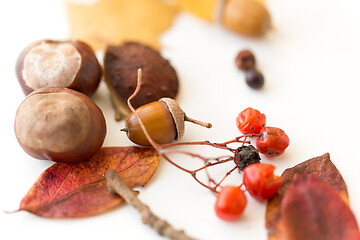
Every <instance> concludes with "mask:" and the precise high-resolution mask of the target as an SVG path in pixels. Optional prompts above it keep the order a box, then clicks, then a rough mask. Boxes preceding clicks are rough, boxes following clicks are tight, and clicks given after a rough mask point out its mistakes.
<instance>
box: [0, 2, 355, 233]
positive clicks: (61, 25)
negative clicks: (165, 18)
mask: <svg viewBox="0 0 360 240" xmlns="http://www.w3.org/2000/svg"><path fill="white" fill-rule="evenodd" d="M267 5H268V7H269V10H270V12H271V15H272V18H273V29H272V30H271V31H270V32H269V34H267V36H266V37H264V38H261V39H247V38H243V37H241V36H238V35H235V34H233V33H230V32H228V31H226V30H224V29H222V28H220V27H219V26H217V25H214V24H209V23H206V22H203V21H202V20H199V19H197V18H195V17H193V16H191V15H189V14H181V15H179V16H178V18H177V19H176V21H175V23H174V25H173V27H172V28H171V29H170V30H169V31H167V32H166V33H165V34H164V35H163V36H162V38H161V43H162V44H163V46H164V48H163V50H162V54H163V55H164V56H165V57H166V58H168V59H169V60H170V61H171V63H172V65H173V66H174V67H175V68H176V70H177V72H178V75H179V77H180V81H181V87H180V92H179V95H178V98H177V100H178V102H179V103H180V104H181V105H182V108H183V109H184V110H185V112H187V114H188V115H189V116H192V117H194V118H197V119H201V120H206V121H209V122H211V123H212V124H213V126H214V127H213V129H211V130H208V129H203V128H201V127H197V126H192V125H190V124H188V125H187V131H186V133H185V136H184V139H183V140H184V141H194V140H211V141H215V142H221V141H226V140H229V139H232V138H234V137H235V136H237V135H239V134H240V133H239V131H238V130H237V128H236V125H235V118H236V116H237V114H238V113H239V112H240V111H241V110H243V109H244V108H246V107H253V108H257V109H259V110H260V111H261V112H263V113H265V114H266V116H267V125H270V126H277V127H280V128H282V129H283V130H285V132H286V133H287V134H288V135H289V137H290V141H291V143H290V147H289V148H288V149H287V151H286V153H285V154H283V155H282V156H281V157H278V158H273V159H267V158H266V157H263V162H271V163H273V164H274V165H276V166H277V170H276V173H277V174H281V173H282V171H283V170H284V169H286V168H288V167H292V166H294V165H295V164H298V163H300V162H302V161H304V160H307V159H309V158H311V157H315V156H318V155H322V154H323V153H325V152H329V153H330V155H331V158H332V161H333V162H334V163H335V165H336V166H337V167H338V169H339V170H340V171H341V173H342V174H343V177H344V178H345V180H346V182H347V184H348V190H349V196H350V203H351V208H352V210H353V211H354V214H355V215H356V217H357V219H358V220H359V219H360V191H359V183H360V174H359V169H360V159H359V153H358V151H359V149H360V148H359V144H360V141H359V136H360V127H359V120H360V108H359V103H360V96H359V95H360V94H359V87H360V83H359V82H360V77H359V63H360V60H359V56H360V47H359V43H360V14H359V10H360V2H359V1H358V0H316V1H314V0H292V1H284V0H268V1H267ZM84 27H85V26H84ZM0 29H1V37H0V41H1V44H0V50H1V51H0V53H1V58H0V66H1V67H0V69H1V78H2V79H1V83H2V84H3V85H2V88H1V89H2V93H1V94H0V97H1V99H0V102H1V110H2V114H1V124H0V126H1V132H0V139H1V157H0V158H1V160H0V163H1V167H0V191H1V192H0V196H1V197H0V229H1V230H0V238H1V239H20V238H31V239H35V238H36V239H39V240H40V239H76V238H79V239H80V238H81V239H105V238H108V237H113V238H114V239H162V238H161V237H159V236H158V235H157V234H156V233H154V232H153V231H152V230H151V229H149V228H148V227H147V226H145V225H143V224H142V223H141V220H140V217H139V215H138V213H137V212H136V211H135V210H134V209H133V208H132V207H130V206H125V205H124V206H122V207H120V208H117V209H116V210H114V211H111V212H108V213H105V214H102V215H100V216H95V217H89V218H82V219H72V220H51V219H44V218H40V217H37V216H35V215H32V214H30V213H27V212H18V213H14V214H5V213H3V211H4V210H7V211H11V210H16V209H17V208H18V206H19V203H20V200H21V198H22V197H23V196H24V195H25V194H26V192H27V191H28V189H29V188H30V187H31V185H32V184H33V183H34V182H35V180H36V179H37V177H38V176H39V175H40V174H41V172H42V171H44V170H45V169H46V168H47V167H49V166H50V165H51V164H52V163H51V162H49V161H39V160H35V159H32V158H31V157H29V156H28V155H27V154H25V152H24V151H23V150H22V149H21V148H20V147H19V145H18V143H17V141H16V138H15V135H14V131H13V124H14V118H15V112H16V110H17V107H18V106H19V104H20V103H21V102H22V100H23V99H24V95H23V92H22V90H21V88H20V86H19V84H18V82H17V79H16V76H15V71H14V67H15V61H16V58H17V56H18V54H19V52H20V51H21V50H22V49H23V48H24V47H25V46H26V45H27V44H29V43H31V42H32V41H35V40H39V39H45V38H47V39H66V38H67V37H68V34H69V30H68V23H67V20H66V11H65V7H64V3H63V2H61V1H49V0H42V1H41V0H33V1H26V0H24V1H20V0H16V1H15V0H12V1H1V3H0ZM243 48H250V49H252V50H253V52H254V53H255V55H256V57H257V60H258V68H259V69H260V70H261V71H262V72H263V74H264V76H265V78H266V84H265V86H264V88H263V89H262V90H260V91H255V90H252V89H250V88H249V87H247V85H246V84H245V81H244V74H243V73H242V72H240V71H239V70H237V69H236V67H235V66H234V58H235V56H236V53H237V52H238V51H239V50H241V49H243ZM94 100H95V101H96V103H98V105H99V106H100V107H101V108H102V110H103V111H104V114H105V117H106V121H107V126H108V135H107V137H106V139H105V143H104V145H105V146H128V145H133V144H132V143H131V142H130V141H129V140H128V139H127V138H126V136H125V135H124V134H123V133H121V132H120V131H119V129H120V128H122V127H123V126H124V123H123V122H115V121H114V120H113V112H112V110H111V106H110V101H109V97H108V92H107V90H106V87H105V85H104V84H102V85H101V86H100V89H99V90H98V91H97V93H96V95H95V96H94ZM195 151H199V152H200V153H201V154H204V155H206V154H212V153H213V151H208V149H196V150H195ZM174 159H175V160H179V161H180V162H181V163H182V164H183V165H184V166H186V167H191V166H193V164H192V163H191V162H192V161H193V160H191V159H190V160H184V161H182V158H180V157H176V156H175V157H174ZM231 166H233V165H231ZM231 166H227V167H228V168H230V167H231ZM225 172H226V169H217V170H216V172H215V173H214V174H219V175H221V174H224V173H225ZM233 175H234V176H232V178H231V179H229V180H228V182H227V183H231V182H235V181H236V180H240V179H241V175H239V174H238V173H234V174H233ZM139 197H140V198H141V199H142V200H143V201H144V202H145V203H147V204H148V205H149V206H150V207H151V208H152V209H153V211H154V212H155V213H156V214H158V215H159V216H161V217H162V218H165V219H167V220H168V221H169V222H170V223H172V224H173V225H174V226H175V227H176V228H179V229H184V230H185V231H186V232H187V233H188V234H189V235H191V236H193V237H195V238H198V239H212V240H215V239H266V229H265V227H264V213H265V203H259V202H256V201H254V200H253V199H251V198H250V197H249V198H248V206H247V208H246V210H245V212H244V215H243V216H242V218H241V219H240V220H239V221H236V222H234V223H226V222H222V221H221V220H219V219H218V218H217V217H216V216H215V213H214V211H213V205H214V202H215V196H214V195H213V194H211V193H210V192H209V191H208V190H206V189H204V188H203V187H201V186H200V185H199V184H197V183H196V182H195V181H194V180H193V179H192V178H191V177H190V176H189V175H187V174H186V173H183V172H181V171H180V170H178V169H176V168H175V167H173V166H172V165H170V164H169V163H168V162H165V161H164V160H162V161H161V163H160V166H159V168H158V170H157V172H156V174H155V175H154V177H153V178H152V179H151V181H150V182H149V184H148V185H147V186H146V187H145V188H144V189H142V191H141V193H140V195H139Z"/></svg>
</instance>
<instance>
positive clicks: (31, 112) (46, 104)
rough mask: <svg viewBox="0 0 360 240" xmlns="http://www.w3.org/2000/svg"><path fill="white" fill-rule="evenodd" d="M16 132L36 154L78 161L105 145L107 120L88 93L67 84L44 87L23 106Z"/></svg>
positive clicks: (36, 91)
mask: <svg viewBox="0 0 360 240" xmlns="http://www.w3.org/2000/svg"><path fill="white" fill-rule="evenodd" d="M15 135H16V138H17V140H18V142H19V144H20V146H21V147H22V148H23V149H24V150H25V151H26V152H27V153H28V154H29V155H30V156H32V157H34V158H37V159H49V160H52V161H55V162H76V161H82V160H86V159H88V158H90V157H91V156H92V155H93V154H94V153H95V152H96V151H98V150H99V149H100V148H101V146H102V144H103V142H104V139H105V135H106V124H105V119H104V116H103V113H102V111H101V110H100V108H99V107H98V106H97V105H96V104H95V103H94V102H93V101H92V100H91V99H90V98H89V97H87V96H86V95H85V94H82V93H80V92H77V91H74V90H71V89H67V88H41V89H38V90H35V91H33V92H32V93H31V94H30V95H28V96H27V97H26V99H25V100H24V101H23V102H22V103H21V105H20V106H19V108H18V110H17V112H16V117H15Z"/></svg>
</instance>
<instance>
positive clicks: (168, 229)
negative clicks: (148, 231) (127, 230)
mask: <svg viewBox="0 0 360 240" xmlns="http://www.w3.org/2000/svg"><path fill="white" fill-rule="evenodd" d="M105 176H106V180H107V187H108V190H109V192H110V193H112V194H115V193H116V194H118V195H120V196H121V197H122V198H123V199H125V201H126V202H127V203H128V204H130V205H132V206H133V207H134V208H136V210H138V212H139V213H140V215H141V217H142V221H143V223H144V224H146V225H148V226H150V227H151V228H153V229H154V230H155V231H156V232H157V233H158V234H159V235H161V236H165V237H167V238H169V239H173V240H194V238H192V237H189V236H188V235H187V234H186V233H185V232H184V231H179V230H176V229H174V228H173V227H172V226H171V225H170V224H169V223H168V222H166V221H164V220H162V219H160V218H159V217H158V216H156V215H155V214H154V213H153V212H152V211H151V210H150V208H149V207H148V206H147V205H145V204H144V203H143V202H141V201H140V200H139V198H138V197H137V195H136V194H135V193H134V192H133V191H132V190H131V189H130V188H128V187H127V186H126V185H125V184H124V182H123V181H122V180H121V178H120V176H119V175H118V174H117V173H116V172H115V171H114V170H109V171H108V172H107V173H106V175H105Z"/></svg>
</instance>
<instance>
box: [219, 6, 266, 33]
mask: <svg viewBox="0 0 360 240" xmlns="http://www.w3.org/2000/svg"><path fill="white" fill-rule="evenodd" d="M221 22H222V24H223V25H224V26H225V27H226V28H228V29H229V30H231V31H233V32H236V33H238V34H241V35H244V36H249V37H258V36H261V35H263V34H264V33H265V32H266V31H267V30H268V29H270V26H271V17H270V13H269V12H268V10H267V9H266V7H265V6H264V4H262V3H260V2H259V1H256V0H226V1H225V4H224V6H223V10H222V16H221Z"/></svg>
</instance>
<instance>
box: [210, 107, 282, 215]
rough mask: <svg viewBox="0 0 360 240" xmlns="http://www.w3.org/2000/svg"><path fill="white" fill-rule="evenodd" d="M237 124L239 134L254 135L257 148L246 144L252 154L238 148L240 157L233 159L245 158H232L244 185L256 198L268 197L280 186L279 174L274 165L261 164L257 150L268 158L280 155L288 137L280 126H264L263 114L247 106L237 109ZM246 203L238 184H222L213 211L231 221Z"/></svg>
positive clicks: (261, 199)
mask: <svg viewBox="0 0 360 240" xmlns="http://www.w3.org/2000/svg"><path fill="white" fill-rule="evenodd" d="M236 125H237V127H238V128H239V130H240V131H241V132H242V133H244V134H251V135H252V136H254V137H256V149H255V148H254V147H253V146H252V145H249V146H247V147H251V149H252V150H251V151H250V152H251V154H249V153H247V152H242V151H237V152H236V154H239V155H240V156H239V155H235V159H241V158H243V159H244V160H243V161H238V162H236V161H235V162H236V163H237V165H238V167H239V169H240V170H243V185H244V186H245V189H246V191H248V193H249V194H250V195H251V196H252V197H254V198H255V199H257V200H259V201H263V200H266V199H269V198H271V197H272V196H274V194H275V193H276V192H277V190H278V188H279V187H280V185H281V177H279V176H275V175H274V169H275V166H273V165H271V164H267V163H260V157H259V155H258V153H259V152H260V153H262V154H265V155H267V156H270V157H272V156H278V155H280V154H282V153H283V152H284V151H285V149H286V148H287V147H288V146H289V137H288V136H287V135H286V134H285V132H284V131H283V130H281V129H280V128H276V127H267V126H265V125H266V117H265V115H264V114H262V113H260V112H259V111H258V110H256V109H252V108H246V109H245V110H243V111H242V112H240V114H239V115H238V117H237V118H236ZM241 148H244V147H241ZM248 152H249V151H248ZM245 156H246V157H245ZM245 158H246V159H245ZM244 164H245V165H246V166H245V167H244V166H243V165H244ZM246 203H247V200H246V197H245V193H244V191H243V190H242V189H241V185H240V186H224V187H222V188H221V190H220V191H219V193H218V195H217V200H216V203H215V212H216V214H217V216H218V217H219V218H220V219H223V220H225V221H234V220H236V219H238V218H239V217H240V216H241V214H242V213H243V211H244V209H245V207H246Z"/></svg>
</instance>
